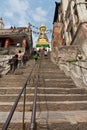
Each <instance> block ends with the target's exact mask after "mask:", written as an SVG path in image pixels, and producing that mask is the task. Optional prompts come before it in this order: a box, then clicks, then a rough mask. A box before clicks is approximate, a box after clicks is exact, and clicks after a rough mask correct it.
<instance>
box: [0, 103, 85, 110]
mask: <svg viewBox="0 0 87 130" xmlns="http://www.w3.org/2000/svg"><path fill="white" fill-rule="evenodd" d="M13 104H14V102H0V111H10V109H11V107H12V105H13ZM36 106H37V111H47V110H49V111H73V110H87V101H62V102H61V101H55V102H52V101H43V102H41V101H39V102H37V105H36ZM22 110H23V102H19V104H18V106H17V109H16V111H22ZM31 110H32V102H27V103H26V111H31Z"/></svg>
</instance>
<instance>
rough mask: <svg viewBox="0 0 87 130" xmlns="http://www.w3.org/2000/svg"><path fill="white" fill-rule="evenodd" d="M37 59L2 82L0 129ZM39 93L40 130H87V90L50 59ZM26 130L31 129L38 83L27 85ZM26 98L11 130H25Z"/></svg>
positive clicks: (45, 61) (44, 65) (44, 66)
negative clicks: (23, 124)
mask: <svg viewBox="0 0 87 130" xmlns="http://www.w3.org/2000/svg"><path fill="white" fill-rule="evenodd" d="M33 63H34V61H33V60H31V61H29V65H27V67H25V69H22V70H20V71H22V73H20V75H18V74H17V73H15V74H9V75H5V76H4V77H2V78H1V79H0V130H1V129H2V125H3V123H4V122H5V120H6V118H7V116H8V113H9V111H10V109H11V107H12V104H13V103H14V101H15V99H16V97H17V95H18V93H19V91H20V89H21V88H22V85H23V83H24V81H25V79H26V77H27V76H28V74H29V72H30V70H31V68H32V64H33ZM39 73H40V79H39V86H38V94H37V106H36V110H37V113H36V123H37V130H86V129H87V90H86V89H85V88H81V87H80V88H79V87H76V85H75V84H74V82H73V81H72V79H71V78H70V77H67V76H66V75H65V74H64V72H63V71H61V70H60V69H59V68H58V67H57V66H56V65H55V64H53V63H52V62H51V61H50V60H49V59H47V58H44V59H43V60H42V61H41V68H40V72H39ZM26 93H27V97H26V101H27V102H26V116H25V121H26V130H27V129H28V127H29V122H30V119H31V112H32V102H33V95H34V84H33V82H32V83H31V86H27V91H26ZM22 110H23V95H22V97H21V99H20V102H19V104H18V107H17V109H16V112H15V113H14V116H13V119H12V122H11V124H10V127H9V130H22Z"/></svg>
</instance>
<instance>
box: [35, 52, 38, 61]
mask: <svg viewBox="0 0 87 130" xmlns="http://www.w3.org/2000/svg"><path fill="white" fill-rule="evenodd" d="M38 57H39V55H38V53H37V52H36V51H35V52H34V59H35V61H37V60H38Z"/></svg>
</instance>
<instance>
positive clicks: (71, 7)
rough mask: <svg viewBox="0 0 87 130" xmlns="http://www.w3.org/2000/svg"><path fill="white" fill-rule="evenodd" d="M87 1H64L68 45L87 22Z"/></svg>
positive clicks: (65, 35)
mask: <svg viewBox="0 0 87 130" xmlns="http://www.w3.org/2000/svg"><path fill="white" fill-rule="evenodd" d="M86 3H87V0H66V1H65V0H62V2H61V4H62V14H63V18H62V19H63V26H64V37H65V41H66V45H70V44H72V40H73V38H74V36H75V34H76V31H77V29H78V27H79V25H80V24H81V23H84V22H87V4H86Z"/></svg>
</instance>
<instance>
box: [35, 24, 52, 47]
mask: <svg viewBox="0 0 87 130" xmlns="http://www.w3.org/2000/svg"><path fill="white" fill-rule="evenodd" d="M36 48H37V49H38V48H50V45H49V40H48V38H47V35H46V26H45V25H41V26H40V34H39V37H38V39H37V42H36Z"/></svg>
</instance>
